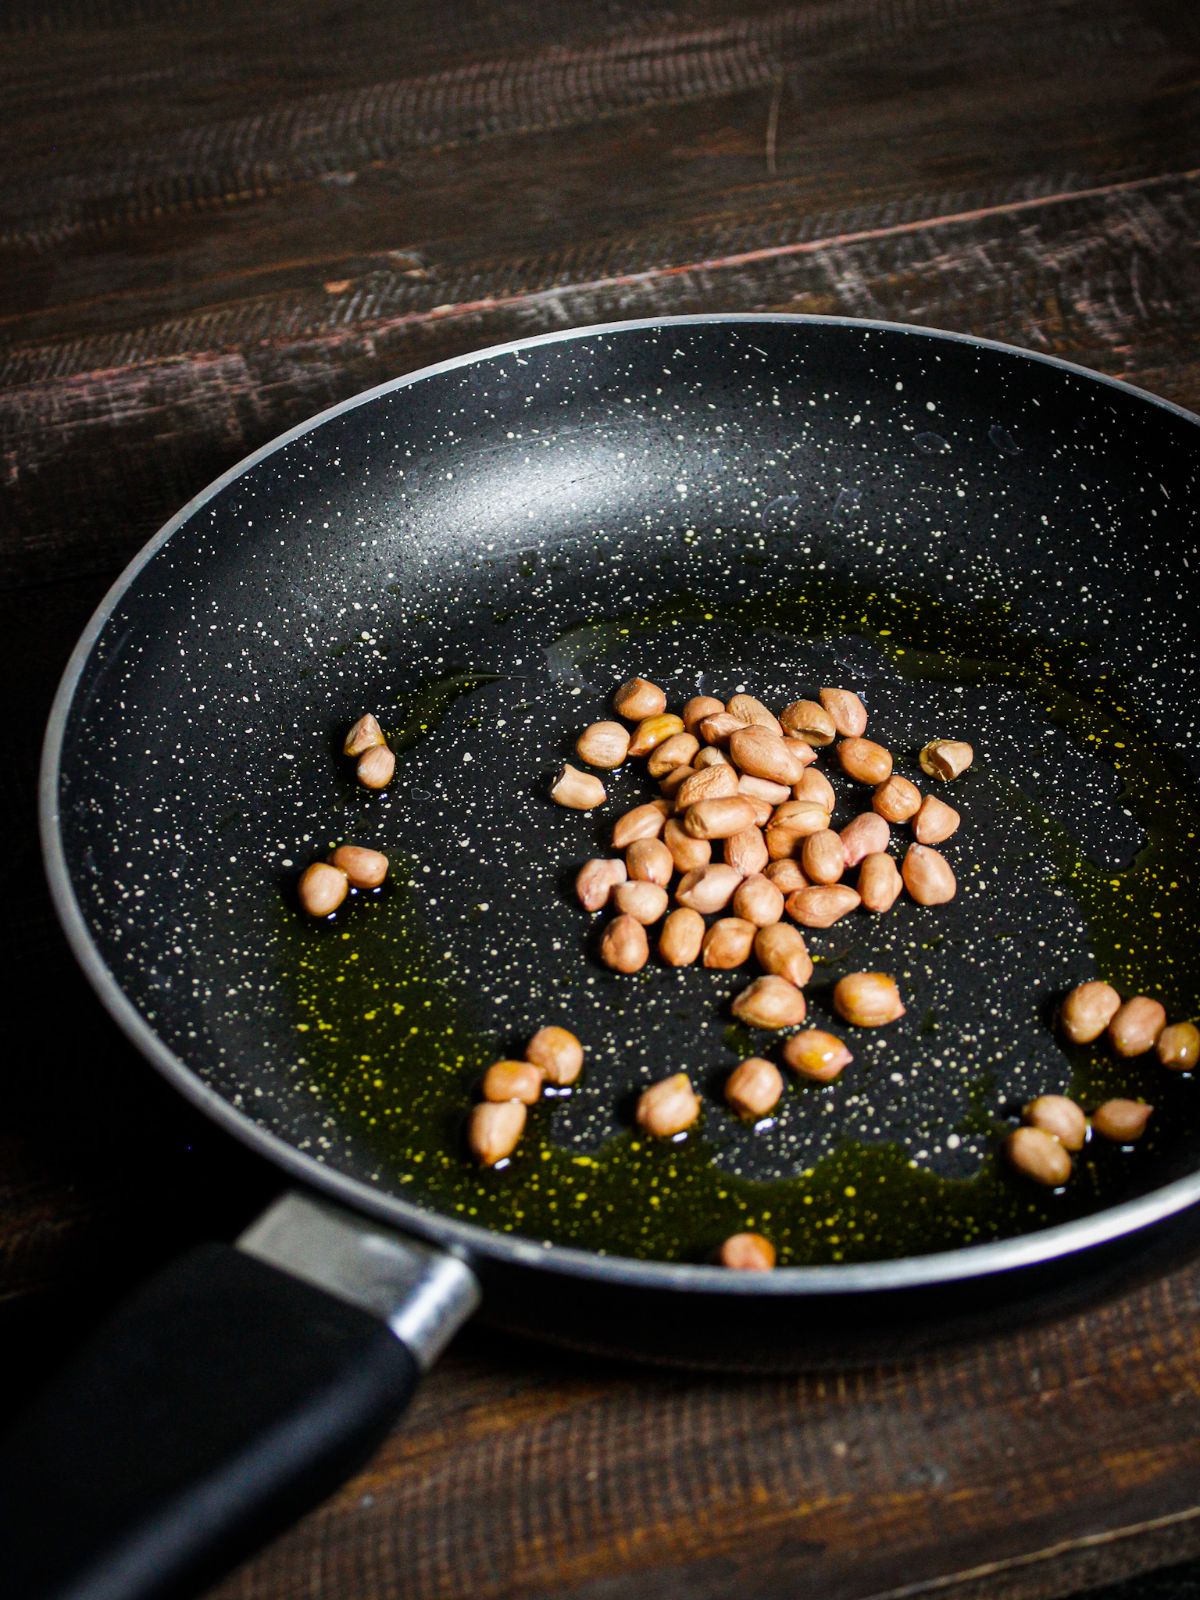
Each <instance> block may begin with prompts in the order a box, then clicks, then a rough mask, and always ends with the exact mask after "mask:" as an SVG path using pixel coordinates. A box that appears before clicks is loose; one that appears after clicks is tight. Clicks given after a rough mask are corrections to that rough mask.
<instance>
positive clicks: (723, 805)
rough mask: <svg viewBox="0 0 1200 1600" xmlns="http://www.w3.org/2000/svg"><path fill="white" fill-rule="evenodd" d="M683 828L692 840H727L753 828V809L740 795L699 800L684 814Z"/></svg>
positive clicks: (743, 796)
mask: <svg viewBox="0 0 1200 1600" xmlns="http://www.w3.org/2000/svg"><path fill="white" fill-rule="evenodd" d="M683 826H684V829H685V830H686V831H687V832H688V833H690V834H691V836H692V838H693V839H728V837H729V835H730V834H731V833H741V832H742V831H743V830H744V829H745V828H752V827H753V826H754V807H753V805H752V804H751V803H750V801H749V800H747V799H746V797H745V795H740V794H731V795H722V796H721V798H720V799H718V800H701V801H699V802H697V804H696V805H694V806H689V807H688V808H687V810H686V811H685V812H684V814H683Z"/></svg>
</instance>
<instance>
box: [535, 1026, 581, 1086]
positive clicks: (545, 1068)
mask: <svg viewBox="0 0 1200 1600" xmlns="http://www.w3.org/2000/svg"><path fill="white" fill-rule="evenodd" d="M525 1059H526V1060H527V1061H532V1062H533V1064H534V1066H535V1067H537V1068H538V1069H539V1070H540V1071H541V1073H542V1075H543V1076H544V1077H545V1079H546V1081H547V1082H548V1083H553V1084H556V1085H557V1086H558V1087H559V1088H560V1089H561V1088H566V1087H567V1085H568V1084H572V1083H574V1082H575V1080H576V1078H577V1077H578V1076H579V1074H580V1073H581V1072H582V1071H583V1046H582V1045H581V1044H580V1042H579V1040H578V1039H577V1038H576V1037H575V1035H574V1034H573V1033H572V1032H571V1031H570V1029H569V1028H559V1027H556V1026H555V1025H554V1024H553V1023H551V1024H550V1025H549V1026H548V1027H545V1028H539V1029H538V1031H537V1032H536V1033H535V1034H534V1036H533V1038H532V1039H530V1041H529V1043H528V1044H527V1045H526V1046H525Z"/></svg>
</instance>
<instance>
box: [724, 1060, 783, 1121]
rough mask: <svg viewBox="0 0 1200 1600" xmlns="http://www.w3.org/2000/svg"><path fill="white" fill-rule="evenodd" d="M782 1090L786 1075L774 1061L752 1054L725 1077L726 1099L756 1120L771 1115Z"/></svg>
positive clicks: (740, 1113) (739, 1111) (741, 1115)
mask: <svg viewBox="0 0 1200 1600" xmlns="http://www.w3.org/2000/svg"><path fill="white" fill-rule="evenodd" d="M782 1093H783V1078H782V1076H781V1074H780V1071H779V1068H778V1067H777V1066H776V1065H775V1063H774V1062H773V1061H765V1060H764V1059H763V1057H762V1056H750V1057H748V1058H747V1059H746V1060H745V1061H739V1062H738V1064H737V1066H736V1067H734V1069H733V1071H732V1072H731V1073H730V1074H729V1076H728V1077H727V1078H726V1080H725V1100H726V1102H727V1104H729V1105H731V1106H732V1107H733V1109H734V1110H735V1111H736V1112H737V1114H738V1116H739V1117H746V1118H748V1119H749V1120H751V1121H754V1122H757V1121H758V1119H759V1118H760V1117H767V1116H770V1114H771V1112H772V1111H774V1109H775V1107H776V1106H777V1105H778V1104H779V1097H780V1095H782Z"/></svg>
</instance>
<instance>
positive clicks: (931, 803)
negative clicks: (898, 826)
mask: <svg viewBox="0 0 1200 1600" xmlns="http://www.w3.org/2000/svg"><path fill="white" fill-rule="evenodd" d="M961 821H962V818H961V817H960V816H959V814H958V812H957V811H955V809H954V807H953V806H948V805H947V804H946V802H945V801H944V800H939V799H938V797H937V795H935V794H927V795H926V796H925V798H924V800H922V801H921V809H920V810H919V811H918V812H917V814H916V816H915V817H914V818H913V825H912V831H913V838H914V839H915V840H916V841H917V843H918V844H941V842H942V840H943V839H948V838H949V837H950V835H951V834H952V833H955V832H957V830H958V825H959V823H960V822H961Z"/></svg>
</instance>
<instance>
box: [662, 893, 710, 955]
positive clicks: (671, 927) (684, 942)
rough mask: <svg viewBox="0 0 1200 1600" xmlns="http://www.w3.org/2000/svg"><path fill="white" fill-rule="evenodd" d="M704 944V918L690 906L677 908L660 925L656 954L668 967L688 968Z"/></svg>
mask: <svg viewBox="0 0 1200 1600" xmlns="http://www.w3.org/2000/svg"><path fill="white" fill-rule="evenodd" d="M703 943H704V918H703V917H702V916H701V915H700V913H699V912H698V911H693V910H692V908H691V907H690V906H679V907H677V909H676V910H674V911H672V912H671V914H670V916H669V917H668V918H667V920H666V921H665V922H664V923H663V925H662V932H661V933H660V934H659V936H658V953H659V955H660V956H661V957H662V959H663V960H664V961H665V962H666V964H667V966H668V967H690V966H691V964H692V962H693V961H695V960H696V959H697V957H698V956H699V954H700V946H701V945H702V944H703Z"/></svg>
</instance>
